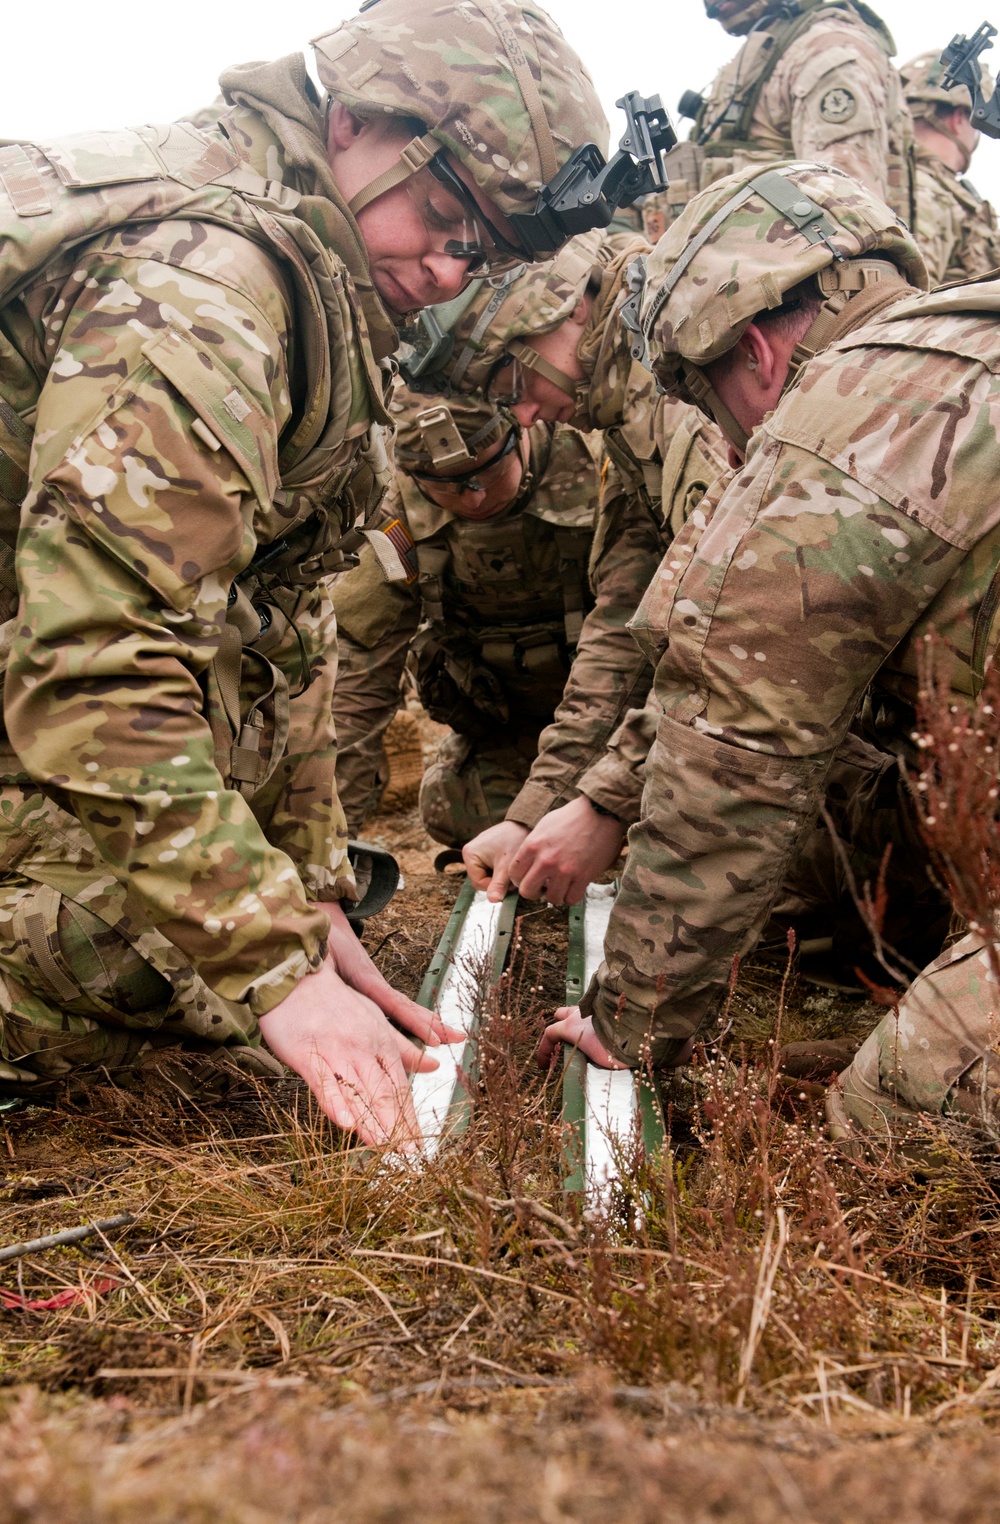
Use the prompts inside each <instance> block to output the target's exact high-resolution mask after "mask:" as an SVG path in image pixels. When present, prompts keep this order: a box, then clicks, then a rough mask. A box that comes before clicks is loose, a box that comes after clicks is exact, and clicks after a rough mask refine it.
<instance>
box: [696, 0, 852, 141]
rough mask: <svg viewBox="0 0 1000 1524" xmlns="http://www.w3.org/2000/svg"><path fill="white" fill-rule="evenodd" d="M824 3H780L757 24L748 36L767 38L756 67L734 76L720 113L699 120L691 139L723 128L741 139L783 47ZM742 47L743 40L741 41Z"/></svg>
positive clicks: (796, 0) (747, 131)
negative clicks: (765, 20) (771, 15)
mask: <svg viewBox="0 0 1000 1524" xmlns="http://www.w3.org/2000/svg"><path fill="white" fill-rule="evenodd" d="M824 3H825V0H794V3H790V4H787V5H783V6H782V7H781V9H780V11H779V13H778V15H777V16H775V17H774V19H773V20H772V21H771V22H770V23H769V24H768V25H767V26H765V27H761V28H760V30H759V31H757V32H756V33H751V36H754V35H756V36H757V37H760V36H761V34H762V33H766V34H767V35H768V36H770V38H771V46H770V47H769V48H763V47H761V48H760V50H759V52H758V58H757V68H756V69H755V70H754V71H753V72H752V73H751V74H750V75H749V76H748V77H747V78H745V79H743V80H742V81H740V80H739V78H737V84H736V88H735V89H734V91H733V94H732V95H731V96H730V98H729V100H728V101H727V102H726V106H725V109H724V111H723V112H722V115H721V116H717V117H716V119H715V121H713V122H704V123H701V122H699V124H698V127H697V129H696V137H695V142H696V143H698V144H700V145H701V146H704V145H705V144H706V143H708V142H710V141H711V139H712V138H713V137H714V135H715V133H716V132H718V131H719V130H720V128H721V129H725V134H726V137H727V138H732V139H734V140H735V141H737V142H745V141H746V139H747V138H748V137H749V135H750V128H751V125H752V123H753V118H754V113H755V112H756V110H757V105H758V103H759V101H760V98H761V96H762V95H763V93H764V89H765V87H766V86H767V84H768V81H769V80H770V78H771V75H772V74H773V73H774V71H775V69H776V68H777V67H778V64H779V63H780V61H781V58H782V56H783V55H784V53H785V51H786V49H788V48H789V47H790V46H791V44H792V43H793V42H794V41H795V40H796V38H797V37H799V36H800V34H801V33H802V32H805V31H807V30H808V28H809V26H810V24H811V22H812V18H813V13H814V12H815V11H816V10H818V9H819V8H820V6H822V5H823V4H824ZM744 47H746V43H744Z"/></svg>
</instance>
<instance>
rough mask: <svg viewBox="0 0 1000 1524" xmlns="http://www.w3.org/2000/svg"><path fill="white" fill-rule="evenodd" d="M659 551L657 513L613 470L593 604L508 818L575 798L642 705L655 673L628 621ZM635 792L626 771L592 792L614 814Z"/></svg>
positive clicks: (533, 820)
mask: <svg viewBox="0 0 1000 1524" xmlns="http://www.w3.org/2000/svg"><path fill="white" fill-rule="evenodd" d="M661 554H662V546H661V544H660V535H659V531H658V529H657V525H656V522H655V520H654V518H653V515H652V514H651V512H650V511H649V509H648V508H647V507H646V505H645V504H644V503H643V502H642V501H641V499H640V498H639V497H638V496H636V495H632V494H629V493H626V492H625V490H624V488H623V487H622V486H621V485H620V483H619V482H618V479H617V476H616V474H615V473H614V470H613V468H612V469H611V470H610V471H609V473H608V476H607V478H606V481H605V490H604V492H603V493H602V498H601V510H600V515H599V518H598V524H597V533H596V535H595V539H594V553H593V558H592V560H591V582H592V585H593V591H594V596H595V604H594V607H593V609H591V611H590V613H589V614H588V615H587V617H586V619H585V620H584V622H583V632H582V634H581V636H580V641H579V644H578V646H577V651H576V656H575V658H574V661H573V665H572V668H571V670H570V674H569V677H568V678H567V681H566V687H565V690H564V692H563V696H562V699H561V701H560V703H559V707H558V708H557V710H556V712H555V715H554V717H553V721H552V724H551V725H549V726H547V727H546V728H545V730H543V731H542V734H541V737H540V738H539V743H538V756H537V758H536V759H535V762H534V764H533V765H532V769H531V776H530V777H529V779H528V781H527V783H526V784H525V785H524V787H523V788H522V789H521V792H520V793H519V794H518V796H517V798H516V799H515V800H514V802H513V804H512V805H511V806H510V808H509V809H508V811H507V819H508V820H515V821H517V822H518V823H519V824H520V825H524V826H527V827H528V828H529V829H531V828H533V827H534V826H536V825H537V824H538V822H539V821H540V820H541V819H542V817H543V815H546V814H547V813H548V812H549V811H550V810H554V809H558V808H559V806H560V805H562V804H566V803H567V802H568V801H569V800H570V799H574V798H575V797H576V796H577V794H578V793H579V790H580V780H581V777H582V775H583V774H584V773H585V772H586V771H587V769H588V768H590V767H591V766H593V764H594V763H595V762H596V761H597V760H598V759H599V758H600V757H601V755H602V754H603V752H604V748H605V746H606V745H607V743H608V741H609V739H610V737H611V736H612V734H613V733H614V731H615V730H616V729H617V727H618V726H619V724H620V723H621V721H622V719H623V717H624V716H625V715H626V714H627V713H628V711H629V710H630V709H641V708H642V706H643V704H644V703H645V700H646V695H647V693H648V692H649V686H650V683H651V682H652V677H653V672H652V668H651V667H650V665H649V662H648V661H647V659H646V657H645V656H644V655H643V653H642V652H641V651H640V650H639V647H638V646H637V645H636V643H635V641H634V640H633V639H632V636H631V635H630V634H629V632H628V629H627V625H628V621H629V620H630V619H631V618H632V616H633V614H634V613H635V611H636V608H637V607H638V604H639V600H640V599H641V597H642V595H643V593H644V591H645V589H646V587H647V586H648V584H649V580H650V578H651V577H652V575H653V573H654V572H655V570H656V567H657V565H658V563H659V560H660V556H661ZM634 792H635V782H634V779H633V778H632V777H630V776H627V769H624V770H623V771H622V774H621V775H620V776H616V777H615V778H614V779H612V780H610V781H609V782H608V783H607V784H606V786H605V787H603V788H601V789H599V790H598V791H597V792H595V794H594V795H592V796H591V797H593V798H594V799H595V800H596V802H597V803H598V804H602V805H603V806H604V807H605V808H606V809H609V810H611V811H612V813H613V814H616V815H617V814H618V812H619V809H621V810H623V811H625V810H627V809H628V808H629V804H628V801H629V800H630V799H631V798H632V797H633V795H634ZM626 818H627V816H626Z"/></svg>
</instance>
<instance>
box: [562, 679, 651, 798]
mask: <svg viewBox="0 0 1000 1524" xmlns="http://www.w3.org/2000/svg"><path fill="white" fill-rule="evenodd" d="M659 719H660V709H659V706H658V704H657V702H656V695H655V693H654V691H653V690H652V689H650V691H649V694H648V695H647V698H646V702H645V704H644V705H643V707H642V708H641V709H638V708H636V709H630V710H629V711H628V713H627V714H626V716H625V718H624V720H623V721H622V723H621V724H620V725H619V727H618V729H617V730H616V731H615V733H614V735H613V736H612V737H611V740H610V741H609V742H608V745H607V748H606V749H605V751H604V753H603V755H602V756H601V757H599V758H598V760H597V761H596V762H595V763H594V764H593V766H592V767H588V769H587V771H586V772H585V773H584V774H583V776H582V777H581V779H580V792H581V794H584V795H586V797H587V798H588V799H590V800H592V801H593V802H594V803H595V804H599V805H601V806H602V807H603V808H604V809H606V810H610V811H611V813H612V815H614V816H616V817H617V819H618V820H620V821H621V822H622V824H623V825H625V826H630V825H634V824H635V822H636V821H637V820H638V819H639V816H640V813H641V810H642V791H643V788H644V787H645V782H646V761H647V758H648V757H649V753H650V751H651V750H652V747H653V742H654V741H655V739H656V729H657V725H658V723H659Z"/></svg>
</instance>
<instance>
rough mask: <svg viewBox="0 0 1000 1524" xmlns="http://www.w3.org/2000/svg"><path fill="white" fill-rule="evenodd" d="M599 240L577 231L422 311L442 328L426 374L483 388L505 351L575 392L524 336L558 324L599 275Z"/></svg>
mask: <svg viewBox="0 0 1000 1524" xmlns="http://www.w3.org/2000/svg"><path fill="white" fill-rule="evenodd" d="M604 243H605V239H604V237H603V236H602V234H601V233H599V232H597V231H593V232H590V233H581V234H579V235H578V236H577V237H576V238H573V239H571V241H570V242H569V243H568V244H566V246H565V248H563V249H562V250H561V251H560V252H559V253H558V254H557V255H556V257H555V259H551V260H549V261H547V263H545V264H539V265H531V266H529V267H528V268H527V269H525V268H524V267H522V268H521V269H519V270H513V271H511V272H510V273H509V274H508V275H506V276H502V277H499V278H497V279H495V280H487V281H481V282H478V283H477V284H476V286H475V287H474V288H473V289H472V290H471V291H470V292H468V293H467V294H466V295H465V296H463V297H459V298H458V300H457V301H456V302H454V303H449V304H448V306H447V307H444V308H430V309H429V311H428V312H425V313H424V314H422V318H421V322H422V324H423V326H424V330H425V334H426V333H427V332H428V331H429V332H430V333H431V334H433V333H434V332H435V331H436V332H438V333H441V334H442V337H445V336H446V342H445V343H444V344H443V345H442V347H441V348H440V349H439V352H438V357H437V360H436V365H437V370H436V373H435V375H434V377H433V380H434V381H437V383H438V384H445V385H447V387H448V389H449V390H450V391H455V392H470V391H483V390H485V389H486V388H487V387H488V386H489V384H490V382H491V381H492V379H493V377H494V376H495V374H496V372H497V371H498V370H499V369H500V368H501V366H502V365H503V364H504V363H505V361H506V359H507V357H508V356H513V357H514V358H515V359H517V360H519V361H520V362H521V363H522V364H524V365H526V366H528V367H531V368H534V369H537V370H538V371H539V372H540V373H541V374H543V375H545V376H546V377H547V378H548V379H549V380H550V381H552V382H553V384H554V385H556V386H558V387H559V388H560V390H561V391H565V392H568V393H569V395H570V396H573V397H575V396H576V389H577V388H576V383H575V382H574V381H572V380H571V379H570V378H569V377H568V376H564V375H563V374H562V372H561V371H557V370H556V369H555V367H554V366H551V365H549V364H548V363H547V362H546V361H544V360H543V359H542V358H541V356H540V355H537V354H535V352H534V351H533V350H531V349H530V348H529V346H528V345H527V343H526V342H525V341H526V340H527V339H528V338H530V337H531V336H532V335H539V334H543V333H551V332H552V331H553V330H554V329H556V328H558V327H559V325H560V323H563V322H565V320H566V319H567V318H568V317H569V316H570V314H571V313H572V312H573V311H574V309H575V308H576V306H577V304H578V302H579V301H580V299H581V298H582V297H583V295H584V293H585V292H586V290H587V288H588V286H589V285H590V284H591V282H592V281H599V279H600V274H601V252H602V247H603V245H604ZM439 317H440V322H439V321H438V318H439ZM402 364H403V369H404V370H405V371H409V370H410V363H409V361H408V358H407V357H406V356H405V355H404V358H403V360H402Z"/></svg>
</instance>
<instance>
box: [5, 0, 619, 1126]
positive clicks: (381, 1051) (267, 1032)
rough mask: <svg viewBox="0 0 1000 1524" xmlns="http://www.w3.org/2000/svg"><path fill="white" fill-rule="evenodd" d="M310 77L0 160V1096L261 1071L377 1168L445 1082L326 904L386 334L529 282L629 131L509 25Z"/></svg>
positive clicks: (444, 34)
mask: <svg viewBox="0 0 1000 1524" xmlns="http://www.w3.org/2000/svg"><path fill="white" fill-rule="evenodd" d="M316 50H317V66H318V70H319V75H320V78H321V80H322V81H323V84H324V86H325V87H326V90H327V91H328V95H327V96H326V98H325V99H323V100H320V99H319V98H318V96H317V93H316V91H315V89H314V87H313V86H312V84H311V83H310V81H309V78H308V76H307V74H306V70H305V65H304V61H303V59H302V58H301V56H299V55H294V56H292V57H290V58H287V59H284V60H282V61H280V62H278V63H275V64H260V65H248V66H246V67H245V68H243V69H236V70H231V71H230V72H229V73H228V74H226V75H224V76H223V79H222V82H221V83H222V87H223V91H224V95H225V99H226V102H227V109H226V110H225V111H224V112H223V114H222V116H221V117H220V118H219V120H218V122H217V123H216V124H215V125H211V126H208V127H206V128H205V129H204V130H201V131H199V130H197V129H194V128H192V127H190V126H188V125H185V124H174V125H172V126H167V127H164V128H141V129H138V130H136V131H132V132H120V133H111V134H85V135H82V136H81V137H77V138H69V139H64V140H61V141H59V142H55V143H51V144H46V145H42V146H36V145H32V144H8V145H6V146H4V147H2V148H0V188H2V195H0V228H2V232H3V243H2V246H0V247H2V259H0V302H2V304H3V309H4V310H3V318H4V321H3V330H2V332H3V336H2V338H0V356H2V367H3V368H2V388H3V390H2V398H0V547H2V550H0V588H2V591H3V594H4V600H5V608H4V610H3V613H4V615H5V618H6V622H5V623H4V624H3V626H2V632H3V640H2V654H3V658H4V663H5V668H6V678H5V705H4V714H3V732H2V737H0V746H2V748H3V753H4V767H3V779H2V782H0V820H2V825H0V1061H2V1067H0V1077H2V1082H3V1083H4V1084H5V1085H6V1086H8V1087H11V1088H14V1089H17V1090H19V1091H20V1092H21V1093H35V1094H41V1093H43V1092H44V1091H45V1090H46V1088H47V1087H48V1088H50V1089H51V1087H52V1086H53V1085H54V1084H55V1082H57V1081H58V1080H59V1079H60V1077H62V1076H64V1075H66V1074H68V1073H71V1072H73V1071H81V1070H82V1071H88V1072H91V1073H93V1072H97V1071H114V1070H119V1071H123V1070H127V1069H128V1068H129V1067H130V1066H134V1065H135V1064H137V1063H140V1062H142V1061H143V1058H144V1055H148V1053H149V1051H150V1050H151V1048H153V1047H155V1046H156V1045H158V1044H160V1043H163V1042H167V1041H171V1042H177V1041H178V1040H181V1041H186V1042H188V1043H193V1044H195V1045H196V1046H197V1045H201V1047H202V1048H205V1047H207V1048H209V1049H214V1050H216V1051H218V1049H219V1048H220V1047H221V1046H222V1045H226V1046H227V1047H228V1048H229V1049H230V1050H231V1051H232V1052H233V1053H235V1054H237V1055H239V1054H247V1053H252V1052H254V1051H257V1052H258V1053H260V1054H261V1055H262V1056H261V1057H260V1059H259V1064H263V1065H264V1066H265V1067H267V1063H268V1060H267V1058H266V1054H264V1053H263V1050H262V1049H260V1039H261V1036H263V1037H264V1038H265V1040H266V1041H267V1043H268V1045H269V1047H270V1049H271V1050H272V1052H273V1053H274V1054H275V1055H277V1057H278V1058H279V1059H282V1060H284V1061H286V1062H287V1063H289V1064H290V1065H291V1066H292V1067H294V1068H296V1069H297V1070H298V1071H299V1072H300V1073H301V1074H302V1075H304V1077H305V1078H306V1079H307V1080H308V1081H309V1083H310V1084H311V1085H312V1087H313V1089H314V1090H315V1092H316V1094H317V1096H318V1097H319V1099H320V1102H321V1104H322V1105H323V1107H324V1109H325V1110H327V1111H328V1112H329V1114H330V1115H331V1116H332V1117H333V1118H334V1119H335V1120H336V1121H337V1122H338V1123H340V1124H341V1125H343V1126H346V1127H355V1128H357V1130H358V1131H359V1132H360V1133H361V1134H362V1136H363V1137H365V1138H367V1139H381V1138H385V1137H387V1136H389V1135H390V1134H391V1133H392V1132H393V1130H394V1128H395V1127H396V1126H397V1123H400V1122H402V1125H403V1129H404V1132H412V1130H413V1128H414V1127H415V1121H414V1118H413V1114H412V1107H411V1106H410V1102H409V1098H408V1093H407V1090H406V1084H405V1069H406V1068H409V1069H413V1068H416V1067H422V1066H423V1064H424V1062H425V1061H424V1060H422V1059H421V1060H418V1059H417V1050H416V1049H415V1048H414V1047H413V1045H412V1044H411V1043H409V1042H408V1041H407V1040H406V1038H405V1037H404V1036H403V1035H402V1033H401V1032H400V1031H398V1030H396V1029H394V1028H393V1027H391V1026H390V1024H389V1022H388V1021H387V1020H386V1015H389V1016H391V1017H392V1018H393V1019H394V1020H395V1021H396V1022H397V1023H398V1024H399V1026H400V1027H402V1028H404V1029H406V1030H408V1031H411V1032H414V1033H416V1034H417V1035H418V1036H419V1037H421V1038H424V1039H426V1040H429V1041H430V1043H431V1044H435V1043H437V1042H439V1041H440V1040H441V1038H442V1037H443V1036H444V1035H445V1034H444V1029H443V1027H442V1025H441V1023H440V1021H439V1020H438V1019H437V1018H434V1019H430V1018H429V1017H428V1015H427V1013H426V1012H421V1011H420V1010H419V1009H418V1008H417V1007H416V1006H415V1005H414V1004H413V1003H412V1002H410V1001H408V1000H406V999H404V998H403V997H402V996H400V995H398V994H397V993H396V992H394V991H392V990H391V989H389V987H388V986H387V985H386V984H385V982H384V980H382V979H381V978H380V976H379V975H378V974H377V972H376V971H375V969H374V967H373V965H371V963H370V961H369V960H368V959H367V957H366V955H365V954H364V953H363V952H362V951H361V949H360V945H359V944H358V943H357V941H356V939H355V938H354V935H353V933H352V932H351V930H350V928H349V926H348V925H347V922H346V920H345V917H344V913H343V910H342V909H341V906H340V903H339V902H340V901H342V900H344V899H350V898H351V897H352V896H353V895H354V893H355V890H354V885H353V878H352V873H351V869H350V865H349V862H348V859H347V853H346V845H347V833H346V829H345V824H344V818H343V813H342V811H341V809H340V806H339V804H338V802H337V796H336V787H335V782H334V770H335V761H336V748H335V740H334V735H333V730H332V723H331V707H332V693H333V684H334V677H335V672H336V644H335V623H334V617H333V611H332V607H331V604H330V600H329V596H328V594H327V593H326V591H325V577H326V575H327V574H328V572H329V571H331V570H332V569H333V568H335V567H336V566H337V565H338V564H343V558H342V554H341V550H340V548H339V546H340V544H341V542H342V541H343V537H344V535H345V534H348V533H350V532H352V531H353V527H354V522H355V520H359V521H361V522H362V523H363V521H364V518H365V516H366V515H367V514H368V513H370V512H371V511H373V510H374V509H375V508H376V507H377V505H378V502H379V501H380V498H381V495H382V492H383V490H384V486H385V483H386V481H387V479H388V474H389V473H388V469H387V456H386V450H385V435H386V430H387V426H388V423H389V419H388V414H387V412H386V409H385V405H384V400H383V372H382V371H381V370H380V365H379V362H380V361H381V360H382V359H383V358H384V357H386V356H387V355H389V354H390V353H391V352H392V351H393V349H394V348H395V346H396V343H397V333H396V325H397V324H398V323H399V322H400V321H401V320H402V318H403V317H404V315H405V314H407V313H409V312H410V311H411V310H412V309H414V308H416V307H419V306H421V305H424V304H426V303H428V302H433V301H440V300H442V299H443V298H451V297H454V296H456V295H457V294H458V293H459V292H460V291H461V289H462V288H463V286H464V285H465V284H466V283H467V281H468V279H469V277H470V275H472V274H473V273H475V272H476V271H477V270H478V271H483V270H503V269H504V268H510V267H512V266H513V265H514V264H515V263H516V262H517V261H518V260H519V259H521V258H523V257H524V254H525V252H526V251H527V250H528V245H527V244H526V243H525V242H524V241H523V238H522V235H521V234H518V233H515V232H514V231H513V230H512V226H511V224H510V222H509V220H508V219H509V217H511V216H515V217H519V216H520V215H521V214H522V213H526V214H528V220H529V221H531V219H533V218H534V217H535V213H534V211H533V210H532V209H533V208H534V207H535V206H536V203H537V198H538V185H539V184H541V183H542V182H546V181H548V180H549V179H550V178H551V177H552V176H553V175H554V174H555V173H556V172H557V171H558V169H559V166H560V165H561V164H562V163H564V162H565V160H566V159H567V157H568V156H569V154H570V153H571V151H572V148H573V144H575V143H580V142H584V141H587V140H590V139H591V138H593V137H594V136H595V135H596V137H597V139H598V140H600V139H601V138H602V137H603V134H604V130H605V124H604V121H603V114H602V112H601V110H600V106H599V104H598V102H597V99H596V96H595V94H594V91H593V88H592V86H591V84H590V82H589V79H588V78H587V76H586V74H585V73H584V71H583V70H582V68H581V66H580V64H579V60H578V59H577V58H576V55H575V54H574V53H573V52H572V50H570V49H569V48H568V47H567V45H566V44H565V42H564V41H563V39H562V37H561V35H560V34H559V33H558V31H557V30H556V28H555V27H554V26H553V25H552V24H551V23H550V22H549V21H548V20H547V18H545V17H544V16H543V15H542V14H541V13H539V12H537V11H535V10H534V9H533V8H532V7H530V6H527V5H526V6H521V5H519V4H515V3H510V0H480V3H479V4H477V5H476V6H463V7H462V8H460V9H459V10H455V9H454V8H452V7H448V8H447V11H444V10H443V9H442V8H440V7H438V6H435V5H434V4H433V3H430V0H405V3H404V0H377V3H376V4H374V5H373V4H372V3H371V0H369V3H368V4H367V5H366V6H365V7H364V14H363V15H361V16H359V17H356V18H354V19H353V20H351V21H348V22H345V23H344V24H343V25H342V26H340V27H338V28H336V29H335V30H334V31H332V32H330V33H329V34H327V35H325V36H323V37H321V38H319V39H318V40H317V42H316ZM415 124H416V125H415ZM415 131H416V132H417V134H418V135H417V137H416V138H415V137H414V132H415ZM556 133H557V134H558V136H555V135H554V134H556ZM524 236H525V237H527V234H525V235H524ZM553 236H555V235H553ZM559 241H560V239H559V237H555V243H556V245H558V242H559ZM15 614H16V617H14V616H15ZM426 1063H427V1064H428V1065H429V1066H430V1067H434V1060H433V1059H432V1058H430V1056H428V1057H427V1059H426ZM271 1067H272V1068H273V1067H275V1066H274V1065H273V1064H271Z"/></svg>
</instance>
